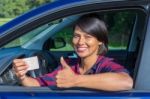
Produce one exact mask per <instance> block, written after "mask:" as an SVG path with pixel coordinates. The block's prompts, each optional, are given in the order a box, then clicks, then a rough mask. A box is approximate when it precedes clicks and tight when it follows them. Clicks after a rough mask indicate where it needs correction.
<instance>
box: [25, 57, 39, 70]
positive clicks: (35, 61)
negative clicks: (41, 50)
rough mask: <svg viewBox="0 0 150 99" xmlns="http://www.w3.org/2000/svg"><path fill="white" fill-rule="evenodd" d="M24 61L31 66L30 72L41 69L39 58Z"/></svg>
mask: <svg viewBox="0 0 150 99" xmlns="http://www.w3.org/2000/svg"><path fill="white" fill-rule="evenodd" d="M23 61H25V63H26V64H27V65H28V66H29V68H28V70H34V69H38V68H39V62H38V58H37V56H34V57H29V58H24V59H23Z"/></svg>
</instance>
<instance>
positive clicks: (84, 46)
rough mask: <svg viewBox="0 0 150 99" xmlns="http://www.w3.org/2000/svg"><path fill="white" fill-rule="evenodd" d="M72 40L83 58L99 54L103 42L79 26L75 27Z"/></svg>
mask: <svg viewBox="0 0 150 99" xmlns="http://www.w3.org/2000/svg"><path fill="white" fill-rule="evenodd" d="M72 42H73V47H74V49H75V51H76V53H77V54H78V56H79V57H81V58H85V57H89V56H94V55H97V53H98V50H99V46H100V45H101V44H102V42H100V41H98V40H97V38H95V37H94V36H92V35H89V34H88V33H85V32H83V31H82V30H81V29H80V28H79V27H78V26H76V27H75V30H74V36H73V41H72Z"/></svg>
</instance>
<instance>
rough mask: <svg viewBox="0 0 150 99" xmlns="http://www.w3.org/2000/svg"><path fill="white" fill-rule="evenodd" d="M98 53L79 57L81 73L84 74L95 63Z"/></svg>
mask: <svg viewBox="0 0 150 99" xmlns="http://www.w3.org/2000/svg"><path fill="white" fill-rule="evenodd" d="M97 58H98V55H94V56H90V57H85V58H81V73H82V74H84V73H85V72H86V71H88V70H89V69H90V68H92V66H93V65H94V64H95V63H96V61H97Z"/></svg>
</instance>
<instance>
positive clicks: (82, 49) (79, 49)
mask: <svg viewBox="0 0 150 99" xmlns="http://www.w3.org/2000/svg"><path fill="white" fill-rule="evenodd" d="M84 50H86V48H78V51H84Z"/></svg>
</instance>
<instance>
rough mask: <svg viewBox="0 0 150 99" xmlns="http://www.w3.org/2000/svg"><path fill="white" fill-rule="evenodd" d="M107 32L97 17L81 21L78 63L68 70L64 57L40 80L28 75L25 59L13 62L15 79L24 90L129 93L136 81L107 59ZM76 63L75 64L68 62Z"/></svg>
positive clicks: (75, 42) (76, 42)
mask: <svg viewBox="0 0 150 99" xmlns="http://www.w3.org/2000/svg"><path fill="white" fill-rule="evenodd" d="M107 34H108V33H107V28H106V26H105V24H104V22H103V21H102V20H100V19H99V18H98V17H97V16H95V15H92V14H91V15H90V14H89V15H84V16H82V17H80V18H79V19H78V20H77V22H76V23H75V26H74V36H73V39H72V44H73V47H74V49H75V52H76V53H77V55H78V57H79V59H78V61H77V62H76V63H75V64H74V65H73V66H69V65H68V62H66V61H65V60H64V59H63V57H61V59H60V63H61V66H59V68H57V69H56V70H55V71H53V72H52V73H49V74H45V75H43V76H41V77H38V78H31V77H28V76H27V75H26V72H27V68H28V66H27V65H26V64H25V62H24V61H23V60H22V59H15V60H14V61H13V64H14V65H13V68H14V71H15V73H16V76H17V77H18V78H19V79H20V81H21V83H22V85H24V86H55V85H56V86H57V87H60V88H70V87H83V88H91V89H97V90H105V91H121V90H129V89H131V88H132V86H133V80H132V78H131V77H130V76H129V74H128V71H127V70H126V69H125V68H124V67H123V66H121V65H119V64H117V63H115V62H114V61H113V60H112V59H111V58H108V57H105V56H104V55H105V53H106V52H107V50H108V37H107ZM70 61H73V60H69V62H70Z"/></svg>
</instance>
